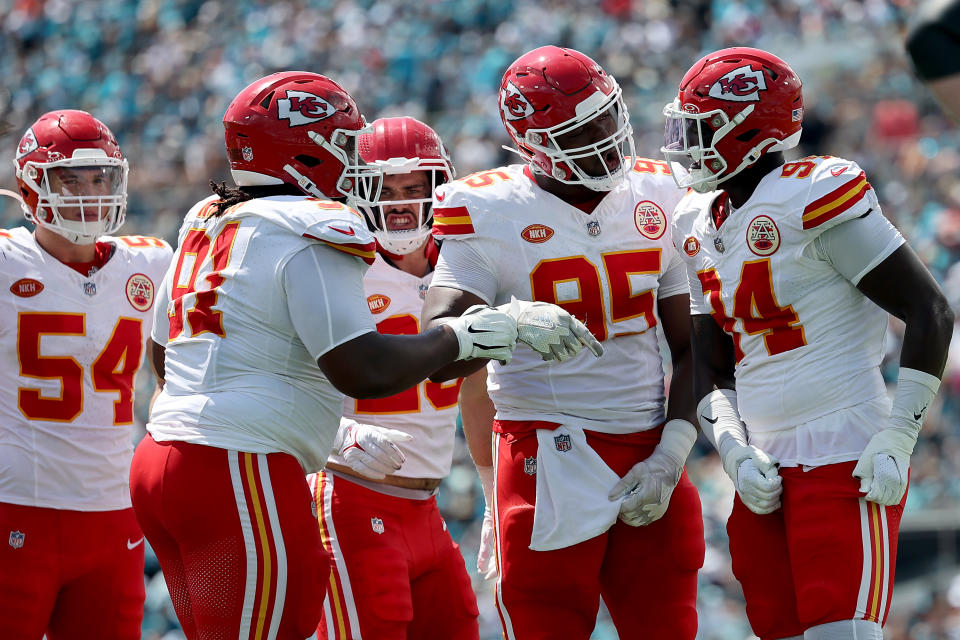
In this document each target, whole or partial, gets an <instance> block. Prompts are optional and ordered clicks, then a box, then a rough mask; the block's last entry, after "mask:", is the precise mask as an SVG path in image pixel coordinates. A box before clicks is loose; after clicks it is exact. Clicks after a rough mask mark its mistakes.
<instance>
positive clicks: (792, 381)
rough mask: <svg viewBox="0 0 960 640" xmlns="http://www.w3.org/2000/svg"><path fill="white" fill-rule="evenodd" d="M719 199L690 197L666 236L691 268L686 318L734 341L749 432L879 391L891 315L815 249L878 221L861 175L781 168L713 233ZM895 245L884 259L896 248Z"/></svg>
mask: <svg viewBox="0 0 960 640" xmlns="http://www.w3.org/2000/svg"><path fill="white" fill-rule="evenodd" d="M718 197H721V198H722V197H725V196H724V195H723V193H722V192H712V193H707V194H695V193H690V194H688V195H687V196H686V197H685V198H684V199H683V201H682V202H681V203H680V205H679V206H678V207H677V210H676V213H675V216H674V236H673V237H674V241H675V242H676V243H677V247H678V249H680V253H681V255H682V257H683V259H684V260H685V262H686V264H687V270H688V275H689V279H690V290H691V294H690V304H691V313H693V314H705V313H710V314H711V315H712V316H713V318H714V319H715V320H716V321H717V323H718V324H719V325H720V326H721V327H722V328H723V330H724V331H725V332H726V333H728V334H729V335H731V336H732V338H733V346H734V351H735V357H736V360H737V363H736V384H737V402H738V405H739V410H740V414H741V417H742V418H743V420H744V423H745V424H746V425H747V428H748V430H749V431H750V432H751V433H757V432H774V431H779V430H781V429H784V428H787V427H795V426H798V425H801V424H804V423H807V422H809V421H811V420H814V419H816V418H819V417H821V416H826V415H827V414H830V413H832V412H835V411H838V410H840V409H845V408H847V407H852V406H854V405H856V404H859V403H862V402H866V401H867V400H870V399H873V398H877V397H878V396H882V395H883V394H885V386H884V382H883V379H882V377H881V375H880V370H879V365H880V361H881V359H882V357H883V347H884V336H885V332H886V326H887V314H886V313H885V312H884V311H883V310H881V309H880V308H879V307H877V306H876V305H874V304H873V302H871V301H870V300H869V299H868V298H867V297H866V296H864V295H863V294H862V293H860V291H859V290H857V288H856V287H855V286H854V284H853V283H851V282H850V281H849V280H848V279H847V278H845V277H844V276H842V275H841V274H840V273H839V272H838V271H837V270H836V269H834V268H833V266H832V265H831V264H830V262H829V261H827V260H825V259H821V258H819V257H818V256H817V254H816V252H815V251H812V249H813V245H812V243H814V241H815V240H816V239H817V237H818V236H819V235H820V234H822V233H824V232H825V231H826V230H828V229H830V228H832V227H834V226H836V225H839V224H841V223H843V222H845V221H847V220H852V219H855V218H858V217H861V216H863V215H864V214H866V213H867V212H869V211H871V210H873V211H875V212H877V213H879V211H880V207H879V204H878V203H877V197H876V195H875V193H874V191H873V189H872V188H871V186H870V183H869V182H867V178H866V176H865V175H864V172H863V171H862V170H861V169H860V167H859V166H857V164H856V163H854V162H850V161H848V160H843V159H841V158H833V157H823V156H815V157H809V158H804V159H802V160H799V161H797V162H789V163H787V164H785V165H783V166H782V167H778V168H777V169H776V170H774V171H772V172H771V173H769V174H768V175H767V176H766V177H764V178H763V180H761V182H760V184H759V185H758V186H757V188H756V190H755V191H754V193H753V195H752V196H751V197H750V199H749V200H748V201H747V202H746V203H745V204H744V205H743V206H742V207H740V208H739V209H737V210H736V211H735V212H734V213H731V214H730V216H729V217H728V218H727V219H726V220H725V221H724V222H723V223H722V224H721V226H720V228H719V230H718V229H717V228H716V226H715V223H714V219H713V215H712V207H713V206H714V204H713V203H714V200H716V199H717V198H718ZM896 238H897V241H896V242H894V243H892V245H891V246H889V247H888V249H887V250H888V251H889V252H892V251H893V250H895V249H896V247H897V246H899V243H901V242H902V238H900V237H899V235H898V234H897V235H896ZM886 255H889V253H887V254H886ZM884 257H886V256H885V255H882V256H877V258H876V259H875V261H874V263H873V264H876V263H878V262H879V261H880V260H882V258H884ZM881 417H882V416H881ZM836 437H843V436H841V435H839V434H837V436H836ZM847 439H849V438H847ZM823 442H824V444H826V440H824V441H823ZM861 444H862V443H861ZM832 446H834V447H836V446H839V443H838V442H837V441H836V440H835V441H834V443H833V445H832ZM825 453H826V451H825V450H824V451H821V452H820V454H821V455H825Z"/></svg>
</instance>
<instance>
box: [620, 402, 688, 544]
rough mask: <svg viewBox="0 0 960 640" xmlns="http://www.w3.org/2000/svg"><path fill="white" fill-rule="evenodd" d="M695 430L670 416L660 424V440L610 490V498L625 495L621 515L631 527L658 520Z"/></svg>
mask: <svg viewBox="0 0 960 640" xmlns="http://www.w3.org/2000/svg"><path fill="white" fill-rule="evenodd" d="M696 441H697V430H696V429H695V428H694V426H693V425H692V424H690V423H689V422H687V421H686V420H671V421H670V422H668V423H667V424H666V425H664V427H663V434H662V435H661V436H660V444H658V445H657V446H656V448H655V449H654V450H653V453H651V454H650V456H649V457H647V459H645V460H642V461H641V462H638V463H637V464H635V465H634V466H633V468H632V469H630V471H628V472H627V474H626V475H625V476H623V478H621V479H620V481H619V482H617V484H615V485H614V486H613V489H611V490H610V495H609V496H607V497H608V498H609V499H610V500H611V501H613V500H619V499H621V498H624V500H623V502H622V503H621V504H620V519H621V520H623V521H624V522H625V523H627V524H628V525H630V526H632V527H642V526H646V525H648V524H650V523H651V522H655V521H657V520H659V519H660V518H661V517H662V516H663V514H664V513H666V512H667V507H668V506H670V496H671V495H673V490H674V489H675V488H676V486H677V483H678V482H680V475H681V474H682V473H683V465H684V463H685V462H686V461H687V456H688V455H689V454H690V449H692V448H693V443H694V442H696Z"/></svg>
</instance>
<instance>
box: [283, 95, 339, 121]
mask: <svg viewBox="0 0 960 640" xmlns="http://www.w3.org/2000/svg"><path fill="white" fill-rule="evenodd" d="M335 112H336V109H334V108H333V105H332V104H330V103H329V102H327V101H326V100H324V99H323V98H321V97H320V96H316V95H314V94H312V93H307V92H306V91H291V90H289V89H288V90H287V97H286V98H281V99H280V100H277V116H278V117H279V118H280V119H281V120H289V121H290V126H291V127H299V126H301V125H305V124H310V123H312V122H319V121H320V120H323V119H324V118H329V117H330V116H332V115H333V114H334V113H335Z"/></svg>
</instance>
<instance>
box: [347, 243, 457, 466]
mask: <svg viewBox="0 0 960 640" xmlns="http://www.w3.org/2000/svg"><path fill="white" fill-rule="evenodd" d="M432 277H433V273H432V272H431V273H428V274H427V275H425V276H424V277H422V278H420V277H417V276H415V275H413V274H410V273H407V272H406V271H403V270H401V269H397V268H396V267H393V266H390V265H389V264H388V263H387V262H386V261H385V260H384V259H383V258H382V257H381V256H380V255H377V260H376V262H374V263H373V266H371V267H370V269H369V270H368V271H367V273H366V275H365V276H364V278H363V288H364V291H365V293H366V295H367V304H368V305H369V306H370V312H371V313H372V314H373V317H374V319H375V320H376V321H377V330H378V331H379V332H380V333H390V334H417V333H420V311H421V309H422V307H423V298H424V296H425V294H426V292H427V287H429V286H430V279H431V278H432ZM461 382H463V379H462V378H457V379H456V380H450V381H449V382H444V383H437V382H431V381H429V380H425V381H424V382H421V383H420V384H418V385H417V386H415V387H412V388H410V389H407V390H406V391H402V392H400V393H398V394H396V395H392V396H389V397H387V398H376V399H371V400H356V399H354V398H350V397H347V398H345V399H344V404H343V415H344V416H345V417H347V418H352V419H353V420H356V421H357V422H362V423H364V424H374V425H377V426H380V427H387V428H390V429H397V430H398V431H403V432H404V433H409V434H410V435H412V436H413V440H411V441H410V442H402V443H398V444H397V446H398V447H400V449H401V450H402V451H403V453H404V456H406V462H404V463H403V467H402V468H401V469H400V471H398V472H397V473H395V474H393V475H396V476H402V477H405V478H444V477H446V476H447V474H449V473H450V465H451V464H452V463H453V442H454V431H455V429H456V422H457V410H458V408H457V398H458V397H459V394H460V383H461ZM330 462H336V463H339V464H342V465H346V462H345V461H344V460H343V458H341V457H340V456H337V455H333V456H331V457H330Z"/></svg>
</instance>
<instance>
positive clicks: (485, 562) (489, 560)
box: [477, 504, 497, 580]
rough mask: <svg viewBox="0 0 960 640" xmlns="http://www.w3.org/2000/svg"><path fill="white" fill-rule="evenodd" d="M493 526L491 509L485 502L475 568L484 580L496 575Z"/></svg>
mask: <svg viewBox="0 0 960 640" xmlns="http://www.w3.org/2000/svg"><path fill="white" fill-rule="evenodd" d="M494 534H495V532H494V527H493V510H492V509H490V505H489V504H487V506H486V507H484V509H483V527H482V528H481V529H480V551H479V552H478V553H477V570H478V571H479V572H480V574H481V575H482V576H483V579H484V580H493V579H495V578H496V577H497V557H496V553H495V549H496V538H495V535H494Z"/></svg>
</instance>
